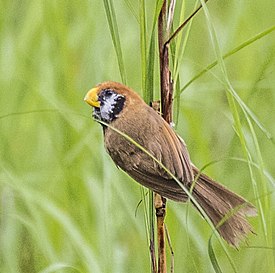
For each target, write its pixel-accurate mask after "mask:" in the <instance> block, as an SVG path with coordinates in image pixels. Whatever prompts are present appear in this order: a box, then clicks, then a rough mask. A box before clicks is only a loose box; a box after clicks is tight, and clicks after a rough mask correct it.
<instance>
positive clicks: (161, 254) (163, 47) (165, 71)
mask: <svg viewBox="0 0 275 273" xmlns="http://www.w3.org/2000/svg"><path fill="white" fill-rule="evenodd" d="M207 1H208V0H205V3H206V2H207ZM168 2H169V7H168ZM174 8H175V0H171V1H168V0H164V1H163V5H162V8H161V11H160V14H159V17H158V45H159V63H160V87H161V113H162V117H163V118H164V119H165V120H166V121H167V122H168V123H169V124H171V123H172V116H173V115H172V105H173V80H172V77H171V72H170V69H169V45H170V42H171V41H172V40H173V39H174V38H175V37H176V36H177V35H178V33H179V32H180V31H181V30H182V29H183V28H184V26H185V25H186V24H187V23H188V22H189V21H190V20H191V19H192V18H193V17H194V16H195V14H196V13H197V12H198V11H199V10H200V9H201V8H202V5H200V6H199V7H198V8H197V9H196V10H195V11H194V12H193V13H192V14H191V15H190V16H189V17H188V18H187V19H186V20H185V21H184V22H183V23H182V24H181V25H180V26H179V27H178V28H177V29H176V30H175V31H174V32H173V33H172V35H170V31H171V28H172V22H173V17H174ZM155 210H156V217H157V236H158V273H166V272H167V263H166V251H165V234H166V235H167V236H168V237H167V240H168V245H169V247H170V251H171V255H172V258H171V269H170V270H171V272H173V270H174V256H173V250H172V247H171V241H170V237H169V234H168V233H167V230H166V227H165V223H164V219H165V215H166V199H165V198H164V197H162V196H160V195H159V194H155ZM151 256H152V255H151ZM153 272H155V271H153Z"/></svg>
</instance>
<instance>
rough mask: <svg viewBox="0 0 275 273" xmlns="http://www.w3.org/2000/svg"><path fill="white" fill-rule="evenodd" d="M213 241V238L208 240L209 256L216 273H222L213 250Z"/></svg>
mask: <svg viewBox="0 0 275 273" xmlns="http://www.w3.org/2000/svg"><path fill="white" fill-rule="evenodd" d="M211 239H212V236H211V237H210V238H209V240H208V255H209V258H210V261H211V264H212V266H213V268H214V270H215V272H216V273H222V270H221V268H220V266H219V263H218V260H217V258H216V255H215V252H214V249H213V246H212V240H211Z"/></svg>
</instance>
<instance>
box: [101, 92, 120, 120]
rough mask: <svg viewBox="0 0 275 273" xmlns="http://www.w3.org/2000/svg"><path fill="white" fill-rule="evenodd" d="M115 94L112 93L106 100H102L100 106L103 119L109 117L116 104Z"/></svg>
mask: <svg viewBox="0 0 275 273" xmlns="http://www.w3.org/2000/svg"><path fill="white" fill-rule="evenodd" d="M117 97H118V95H117V94H112V96H110V97H108V99H107V100H104V101H103V102H102V106H101V107H100V113H101V117H102V118H103V119H105V120H108V119H109V118H110V115H111V114H112V113H113V109H114V107H115V105H116V98H117Z"/></svg>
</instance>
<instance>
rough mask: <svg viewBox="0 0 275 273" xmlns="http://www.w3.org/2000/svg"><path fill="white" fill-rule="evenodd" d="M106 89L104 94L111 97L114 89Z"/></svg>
mask: <svg viewBox="0 0 275 273" xmlns="http://www.w3.org/2000/svg"><path fill="white" fill-rule="evenodd" d="M104 91H105V92H104V95H105V96H106V97H110V96H112V95H113V91H112V90H109V89H106V90H104Z"/></svg>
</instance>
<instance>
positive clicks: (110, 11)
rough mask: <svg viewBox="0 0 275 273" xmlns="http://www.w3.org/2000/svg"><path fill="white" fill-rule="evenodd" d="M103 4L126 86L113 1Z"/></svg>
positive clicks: (122, 78) (106, 0)
mask: <svg viewBox="0 0 275 273" xmlns="http://www.w3.org/2000/svg"><path fill="white" fill-rule="evenodd" d="M103 3H104V8H105V12H106V16H107V20H108V25H109V29H110V33H111V37H112V40H113V44H114V48H115V52H116V56H117V61H118V66H119V71H120V76H121V80H122V82H123V83H124V84H126V85H127V78H126V70H125V66H124V61H123V54H122V49H121V43H120V37H119V30H118V25H117V20H116V13H115V9H114V5H113V1H112V0H103Z"/></svg>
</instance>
